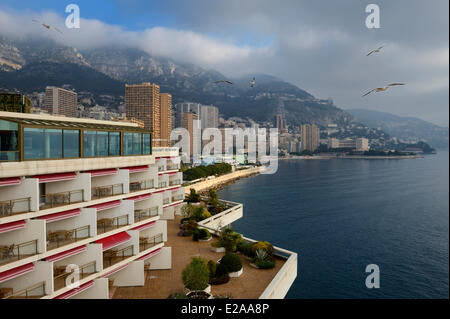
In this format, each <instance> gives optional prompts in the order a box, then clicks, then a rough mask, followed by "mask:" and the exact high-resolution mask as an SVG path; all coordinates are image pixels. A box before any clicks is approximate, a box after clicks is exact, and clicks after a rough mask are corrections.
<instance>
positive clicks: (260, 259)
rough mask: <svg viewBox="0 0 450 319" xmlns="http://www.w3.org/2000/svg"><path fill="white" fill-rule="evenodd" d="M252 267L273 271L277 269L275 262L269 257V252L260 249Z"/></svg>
mask: <svg viewBox="0 0 450 319" xmlns="http://www.w3.org/2000/svg"><path fill="white" fill-rule="evenodd" d="M250 265H251V266H252V267H255V268H259V269H271V268H273V267H275V262H274V261H273V260H272V257H271V256H269V254H268V253H267V251H265V250H263V249H258V250H257V251H256V253H255V257H254V258H253V259H252V262H251V263H250Z"/></svg>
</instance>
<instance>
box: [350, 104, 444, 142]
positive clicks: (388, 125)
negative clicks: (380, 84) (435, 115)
mask: <svg viewBox="0 0 450 319" xmlns="http://www.w3.org/2000/svg"><path fill="white" fill-rule="evenodd" d="M347 112H349V113H350V114H352V115H353V116H354V117H355V118H356V120H357V121H358V122H360V123H363V124H365V125H367V126H369V127H372V128H380V129H381V130H383V131H384V132H386V133H388V134H389V135H391V136H395V137H397V138H399V139H402V140H406V141H408V140H410V141H414V140H416V141H420V140H423V141H425V142H427V143H429V144H430V145H431V146H432V147H435V148H448V145H449V129H448V128H444V127H440V126H437V125H435V124H432V123H429V122H426V121H423V120H421V119H418V118H414V117H401V116H397V115H393V114H390V113H386V112H378V111H372V110H363V109H353V110H347Z"/></svg>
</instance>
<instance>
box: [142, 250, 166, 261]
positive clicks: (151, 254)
mask: <svg viewBox="0 0 450 319" xmlns="http://www.w3.org/2000/svg"><path fill="white" fill-rule="evenodd" d="M161 250H162V248H158V249H156V250H154V251H151V252H149V253H148V254H145V255H144V256H141V257H139V258H138V259H137V260H146V259H149V258H150V257H153V256H155V255H157V254H159V253H160V252H161Z"/></svg>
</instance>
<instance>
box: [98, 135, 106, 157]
mask: <svg viewBox="0 0 450 319" xmlns="http://www.w3.org/2000/svg"><path fill="white" fill-rule="evenodd" d="M97 156H108V132H97Z"/></svg>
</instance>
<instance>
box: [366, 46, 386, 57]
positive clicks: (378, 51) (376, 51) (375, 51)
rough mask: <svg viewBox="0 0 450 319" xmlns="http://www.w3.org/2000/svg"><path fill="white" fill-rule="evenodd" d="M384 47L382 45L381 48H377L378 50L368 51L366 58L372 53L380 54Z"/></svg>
mask: <svg viewBox="0 0 450 319" xmlns="http://www.w3.org/2000/svg"><path fill="white" fill-rule="evenodd" d="M385 46H386V45H384V44H383V45H382V46H381V47H379V48H378V49H375V50H372V51H370V52H369V53H368V54H367V55H366V56H369V55H371V54H372V53H380V50H381V49H382V48H384V47H385Z"/></svg>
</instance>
